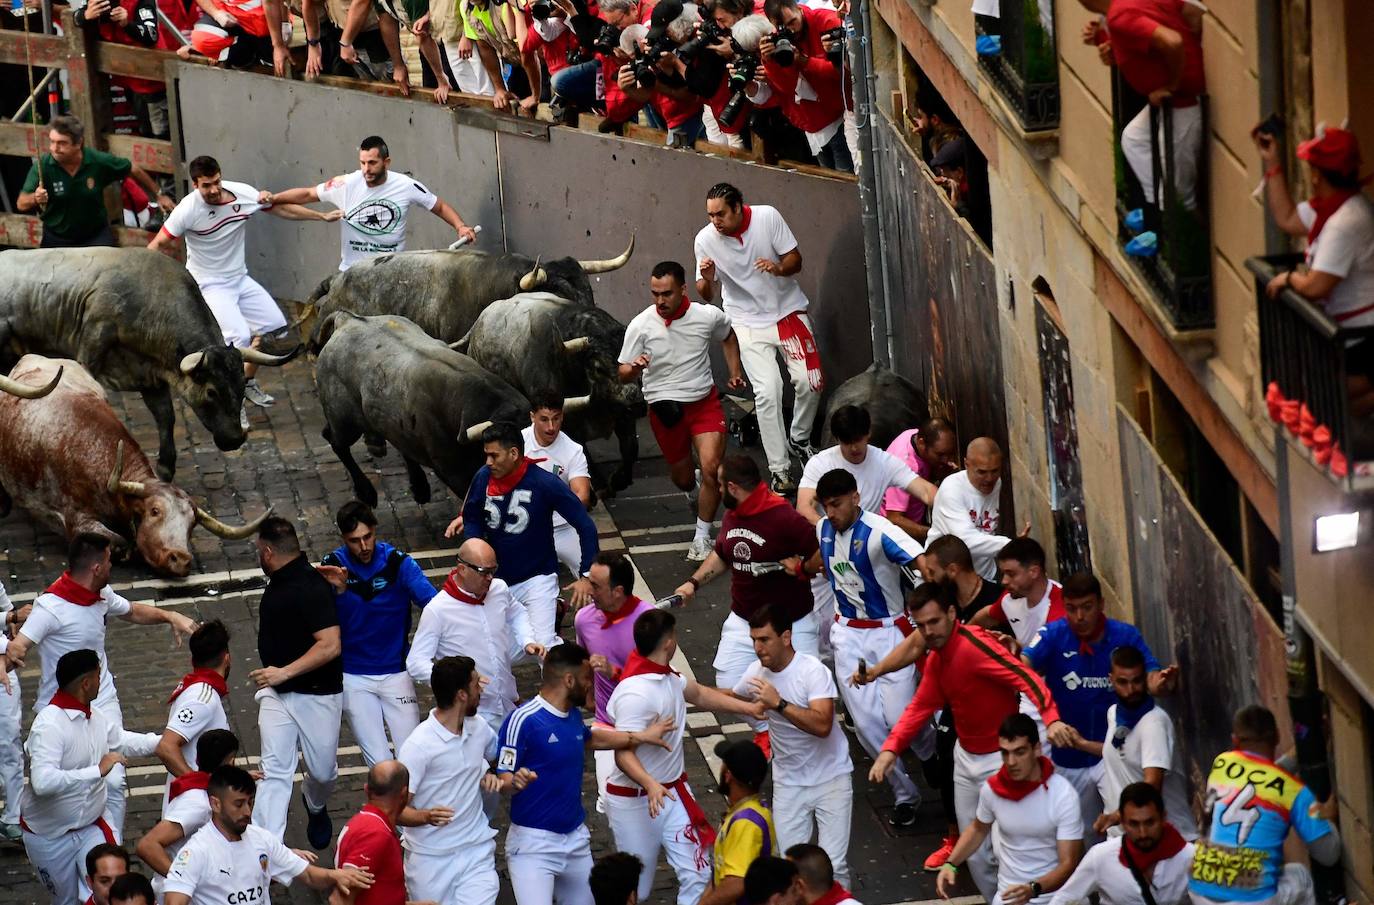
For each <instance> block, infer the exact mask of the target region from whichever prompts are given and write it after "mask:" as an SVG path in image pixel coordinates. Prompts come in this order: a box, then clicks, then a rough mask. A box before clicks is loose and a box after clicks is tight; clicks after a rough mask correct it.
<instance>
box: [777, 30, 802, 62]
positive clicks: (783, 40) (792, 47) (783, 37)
mask: <svg viewBox="0 0 1374 905" xmlns="http://www.w3.org/2000/svg"><path fill="white" fill-rule="evenodd" d="M773 62H774V63H777V64H778V65H779V66H791V65H792V64H793V63H795V62H797V33H796V32H795V31H793V30H792V29H790V28H779V29H778V30H777V31H775V32H773Z"/></svg>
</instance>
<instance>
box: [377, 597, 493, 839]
mask: <svg viewBox="0 0 1374 905" xmlns="http://www.w3.org/2000/svg"><path fill="white" fill-rule="evenodd" d="M425 609H426V610H428V609H429V607H426V608H425ZM483 694H485V692H483ZM396 759H397V760H399V761H400V762H401V763H403V764H405V765H406V769H407V770H409V771H410V794H411V802H410V803H411V805H412V806H413V807H416V808H421V809H424V808H435V807H447V808H452V809H453V819H452V820H450V821H449V822H448V823H447V824H445V825H444V826H408V827H406V828H405V829H404V830H403V831H402V833H403V836H402V839H403V841H404V843H405V847H406V848H408V849H410V850H411V851H416V852H421V853H423V854H429V855H442V854H446V853H448V852H453V851H457V850H458V849H460V848H463V847H465V846H469V845H477V844H479V843H482V842H486V841H487V840H489V839H493V838H495V836H496V830H494V829H493V828H492V826H491V824H489V823H488V822H487V816H486V814H484V813H483V812H482V794H481V788H480V783H481V782H482V777H483V776H485V775H486V773H487V766H488V763H489V762H490V761H493V760H495V759H496V731H495V730H494V729H492V728H491V726H489V725H487V721H486V720H483V719H478V718H474V717H468V718H466V719H464V720H463V731H462V732H461V733H460V734H458V735H454V734H453V733H452V732H449V731H448V729H446V728H444V726H443V725H442V724H441V723H440V722H439V718H438V717H437V716H435V714H434V711H432V710H431V711H430V713H429V718H428V719H427V720H425V721H424V722H423V723H421V724H420V725H419V726H417V727H415V731H414V732H412V733H410V736H409V737H408V738H407V739H406V740H405V742H404V743H403V744H402V745H401V750H400V752H399V753H397V755H396Z"/></svg>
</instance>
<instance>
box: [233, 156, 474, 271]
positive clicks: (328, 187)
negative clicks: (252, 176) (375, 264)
mask: <svg viewBox="0 0 1374 905" xmlns="http://www.w3.org/2000/svg"><path fill="white" fill-rule="evenodd" d="M259 200H260V201H261V202H262V203H263V204H272V205H276V204H308V203H310V202H313V201H324V202H327V203H328V204H332V205H334V206H335V207H337V208H338V209H339V211H340V212H342V213H340V214H337V215H336V216H334V217H331V219H334V220H337V219H339V217H340V216H342V217H343V224H342V227H341V252H340V257H339V270H341V271H342V270H347V269H348V268H350V267H352V266H353V265H354V264H357V263H358V262H359V261H365V260H367V259H368V258H375V257H378V256H379V255H389V254H395V253H396V252H398V251H405V250H406V215H407V214H408V213H409V211H410V206H411V205H412V204H418V205H420V206H421V207H423V208H424V209H425V210H427V211H429V212H430V213H432V214H434V216H436V217H438V218H439V219H440V220H443V221H444V222H445V223H447V224H448V225H449V226H451V227H453V231H454V232H456V233H457V234H458V238H460V239H467V240H468V241H469V242H473V243H475V242H476V241H477V233H476V232H475V231H474V230H473V229H472V227H470V226H468V225H467V224H465V223H464V222H463V218H462V217H460V216H458V212H457V211H456V210H454V209H453V207H452V206H451V205H450V204H449V203H448V202H446V201H444V200H443V199H442V198H440V197H439V196H438V195H436V194H434V193H433V192H431V191H430V190H429V189H427V188H425V187H424V186H423V185H421V184H420V183H418V182H416V181H415V180H414V179H411V178H410V177H409V176H407V175H406V174H405V173H393V172H391V151H390V149H389V148H387V146H386V142H385V141H383V140H382V138H381V136H378V135H370V136H368V137H367V138H364V139H363V143H362V144H361V145H359V146H358V169H357V170H356V171H354V172H352V173H347V174H345V175H343V176H335V177H334V178H333V179H331V180H329V181H328V182H321V183H320V184H319V185H316V186H308V185H307V186H305V187H304V188H298V189H286V190H285V191H281V192H263V193H262V194H261V195H260V196H259Z"/></svg>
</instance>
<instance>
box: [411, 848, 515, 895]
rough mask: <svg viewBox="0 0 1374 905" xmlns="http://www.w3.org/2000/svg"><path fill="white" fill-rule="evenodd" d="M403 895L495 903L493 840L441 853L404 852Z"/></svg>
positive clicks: (497, 886) (497, 888)
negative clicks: (404, 880)
mask: <svg viewBox="0 0 1374 905" xmlns="http://www.w3.org/2000/svg"><path fill="white" fill-rule="evenodd" d="M405 872H406V890H407V892H408V895H407V896H406V898H407V899H408V900H410V901H418V902H438V903H439V905H495V903H496V895H497V893H499V892H500V891H501V881H500V879H498V878H497V876H496V840H495V839H488V840H487V841H485V842H479V843H477V844H476V845H466V846H463V847H462V848H459V849H454V850H453V851H451V852H444V853H443V854H441V855H430V854H424V853H421V852H413V851H410V850H409V849H407V850H406V853H405Z"/></svg>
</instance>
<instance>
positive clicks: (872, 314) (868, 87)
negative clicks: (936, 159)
mask: <svg viewBox="0 0 1374 905" xmlns="http://www.w3.org/2000/svg"><path fill="white" fill-rule="evenodd" d="M849 23H850V28H851V29H852V33H851V35H850V43H849V59H850V61H851V65H852V66H853V70H854V71H853V79H852V82H853V85H854V113H855V116H856V118H857V119H858V125H859V160H858V161H857V164H858V176H859V219H860V223H861V224H862V226H863V234H864V235H863V239H864V263H865V265H866V268H867V271H868V317H869V321H870V323H871V324H872V328H873V360H874V361H875V362H878V363H879V364H882V365H883V366H885V367H889V368H890V367H892V352H893V349H892V309H891V306H890V305H889V304H888V298H887V289H888V286H887V275H886V268H885V267H884V260H883V245H882V237H881V234H880V229H881V227H880V225H879V222H878V174H877V168H876V167H875V166H874V162H875V157H874V153H873V145H874V141H873V120H874V116H875V107H874V104H873V95H874V92H875V91H876V82H877V76H876V75H875V74H874V73H873V44H872V39H871V37H870V36H871V35H872V34H873V30H872V21H871V20H870V19H869V0H856V4H855V6H853V7H851V9H850V15H849Z"/></svg>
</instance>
